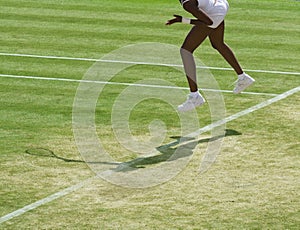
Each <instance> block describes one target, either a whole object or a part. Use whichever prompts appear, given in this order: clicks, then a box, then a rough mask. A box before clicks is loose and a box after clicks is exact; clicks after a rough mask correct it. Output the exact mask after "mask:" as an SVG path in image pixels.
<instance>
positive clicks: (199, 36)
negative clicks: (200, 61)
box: [180, 26, 212, 92]
mask: <svg viewBox="0 0 300 230" xmlns="http://www.w3.org/2000/svg"><path fill="white" fill-rule="evenodd" d="M211 31H212V29H210V28H208V27H206V26H194V27H193V28H192V29H191V31H190V32H189V33H188V35H187V36H186V38H185V40H184V42H183V44H182V46H181V49H180V54H181V58H182V62H183V66H184V70H185V73H186V76H187V80H188V83H189V87H190V90H191V92H196V91H198V86H197V76H196V64H195V60H194V57H193V52H194V51H195V49H196V48H197V47H199V45H201V43H202V42H203V41H204V40H205V39H206V37H207V36H208V35H209V33H210V32H211Z"/></svg>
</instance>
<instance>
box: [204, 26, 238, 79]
mask: <svg viewBox="0 0 300 230" xmlns="http://www.w3.org/2000/svg"><path fill="white" fill-rule="evenodd" d="M224 30H225V23H224V21H223V22H222V23H221V24H220V25H219V26H218V27H217V28H215V29H214V30H213V31H212V32H211V33H210V35H209V40H210V43H211V45H212V47H213V48H215V49H216V50H218V51H219V53H220V54H221V55H222V56H223V57H224V59H225V60H226V61H227V62H228V63H229V64H230V65H231V67H232V68H233V69H234V70H235V72H236V73H237V74H242V73H243V70H242V68H241V66H240V64H239V63H238V61H237V59H236V57H235V55H234V53H233V52H232V50H231V49H230V47H229V46H228V45H227V44H225V42H224Z"/></svg>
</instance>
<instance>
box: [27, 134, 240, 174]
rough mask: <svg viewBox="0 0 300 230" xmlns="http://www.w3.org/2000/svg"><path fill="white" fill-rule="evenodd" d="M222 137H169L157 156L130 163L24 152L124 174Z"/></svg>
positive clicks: (187, 153) (186, 154) (34, 150)
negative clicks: (169, 139)
mask: <svg viewBox="0 0 300 230" xmlns="http://www.w3.org/2000/svg"><path fill="white" fill-rule="evenodd" d="M241 134H242V133H240V132H238V131H235V130H232V129H226V132H225V137H226V136H233V135H241ZM222 137H223V136H216V137H211V138H204V139H195V138H187V137H180V136H174V137H171V138H172V139H175V141H173V142H171V143H169V144H165V145H161V146H158V147H156V150H158V151H159V152H160V154H159V155H155V156H149V157H138V158H135V159H133V160H131V161H126V162H122V163H119V162H86V161H83V160H75V159H68V158H65V157H61V156H58V155H56V154H55V153H54V152H53V151H52V150H49V149H46V148H31V149H27V150H26V151H25V153H26V154H29V155H32V156H38V157H49V158H55V159H58V160H62V161H64V162H70V163H72V162H73V163H88V164H107V165H115V166H117V167H116V168H113V169H111V170H112V171H115V172H126V171H131V170H137V169H141V168H145V167H147V166H150V165H155V164H159V163H162V162H166V161H174V160H177V159H179V158H184V157H189V156H191V155H192V154H193V150H194V149H195V147H196V146H197V145H198V144H201V143H208V142H211V141H215V140H217V139H219V138H222Z"/></svg>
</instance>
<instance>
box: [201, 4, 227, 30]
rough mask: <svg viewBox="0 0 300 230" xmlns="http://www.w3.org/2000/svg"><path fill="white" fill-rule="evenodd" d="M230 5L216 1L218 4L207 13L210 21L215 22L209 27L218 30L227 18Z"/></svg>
mask: <svg viewBox="0 0 300 230" xmlns="http://www.w3.org/2000/svg"><path fill="white" fill-rule="evenodd" d="M228 9H229V4H228V2H227V1H226V0H216V3H215V4H214V6H213V7H211V8H210V10H209V11H208V12H206V13H207V15H208V16H209V17H210V19H211V20H212V21H213V24H212V25H210V26H209V27H211V28H217V27H218V26H219V25H220V24H221V23H222V22H223V21H224V19H225V16H226V14H227V12H228Z"/></svg>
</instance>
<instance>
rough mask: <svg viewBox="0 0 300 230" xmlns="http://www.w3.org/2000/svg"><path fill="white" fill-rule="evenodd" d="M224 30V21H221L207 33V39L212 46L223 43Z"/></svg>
mask: <svg viewBox="0 0 300 230" xmlns="http://www.w3.org/2000/svg"><path fill="white" fill-rule="evenodd" d="M224 30H225V22H224V21H223V22H221V24H220V25H219V26H218V27H217V28H215V29H214V30H213V31H212V32H211V33H210V34H209V40H210V43H211V45H212V46H213V47H215V48H217V47H218V46H220V45H222V44H224Z"/></svg>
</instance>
